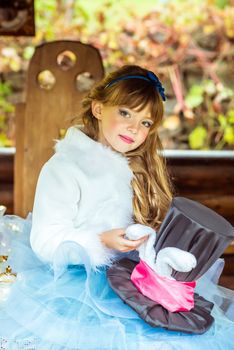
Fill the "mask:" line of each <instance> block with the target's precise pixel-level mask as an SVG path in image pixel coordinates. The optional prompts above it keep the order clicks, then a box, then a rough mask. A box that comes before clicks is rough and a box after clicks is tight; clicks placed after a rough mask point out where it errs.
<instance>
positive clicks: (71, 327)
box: [0, 217, 234, 350]
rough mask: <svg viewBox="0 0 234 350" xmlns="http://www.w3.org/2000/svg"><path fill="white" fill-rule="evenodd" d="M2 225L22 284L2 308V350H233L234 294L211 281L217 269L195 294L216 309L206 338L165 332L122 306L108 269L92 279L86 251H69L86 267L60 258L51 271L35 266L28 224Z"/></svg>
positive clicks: (16, 285) (17, 284) (76, 247)
mask: <svg viewBox="0 0 234 350" xmlns="http://www.w3.org/2000/svg"><path fill="white" fill-rule="evenodd" d="M2 220H3V219H2ZM4 220H5V222H6V221H7V220H8V221H9V223H10V224H9V225H8V226H7V227H8V228H7V230H8V234H9V235H11V236H12V242H11V253H10V256H9V262H8V263H9V264H10V265H11V267H12V269H13V270H14V271H16V272H17V273H18V276H17V282H15V283H14V284H13V285H12V287H11V288H10V291H9V295H8V297H7V300H6V301H2V302H1V303H0V348H1V349H4V350H5V349H20V350H29V349H30V350H34V349H35V350H65V349H68V350H69V349H70V350H78V349H79V350H99V349H100V350H105V349H106V350H107V349H108V350H133V349H134V350H135V349H138V350H141V349H147V350H151V349H152V350H153V349H154V350H155V349H160V350H161V349H162V350H174V349H176V350H185V349H186V350H187V349H190V350H193V349H194V350H195V349H205V348H208V347H209V349H212V350H216V349H217V350H218V349H219V350H220V349H223V350H228V349H230V350H231V349H234V322H233V321H232V320H231V318H232V316H233V306H232V305H233V304H232V301H233V300H234V299H233V292H231V291H229V290H225V289H221V288H220V287H217V286H216V285H215V283H213V282H212V281H211V280H212V279H213V280H214V279H217V278H216V276H215V275H216V274H218V273H219V272H218V270H219V269H220V264H217V266H216V268H215V269H214V268H213V271H212V270H210V271H209V272H208V273H207V274H206V276H204V277H203V278H202V279H200V280H199V281H198V283H197V287H196V290H197V292H198V293H199V294H201V295H204V297H205V298H207V299H208V300H211V301H213V302H215V304H216V305H215V307H214V308H213V311H212V315H213V316H214V317H215V322H214V324H213V326H212V327H211V328H210V329H209V330H208V331H207V332H206V333H204V334H202V335H191V334H185V333H182V332H173V331H167V330H165V329H163V328H153V327H151V326H150V325H148V324H146V323H145V322H144V321H143V320H142V319H141V318H140V317H139V316H138V315H137V314H136V313H135V312H134V311H133V310H132V309H131V308H130V307H129V306H128V305H126V304H125V303H123V302H122V300H121V299H120V298H119V297H118V296H117V295H116V294H115V293H114V292H113V290H112V289H111V288H110V286H109V285H108V282H107V278H106V270H105V268H102V269H100V270H99V271H97V272H94V271H93V270H92V269H91V268H90V262H89V258H88V256H87V255H86V253H85V250H84V249H83V248H82V247H81V246H79V245H78V244H75V243H73V242H65V243H64V244H67V245H73V248H74V250H75V251H76V254H79V255H80V256H82V260H83V261H84V265H77V266H68V267H66V266H62V265H60V261H61V259H60V256H59V252H58V253H57V254H58V255H57V257H56V259H55V263H54V266H53V268H52V267H51V266H50V265H45V264H43V263H42V262H41V261H40V260H38V259H37V257H36V256H35V254H34V253H33V251H32V250H31V248H30V244H29V232H30V227H31V221H30V217H29V218H28V219H27V220H23V219H21V218H19V217H5V218H4ZM13 224H14V225H16V226H14V225H13ZM16 227H18V230H16V229H15V228H16ZM221 265H222V262H221ZM54 270H56V274H54ZM224 304H225V305H224ZM219 306H220V307H221V308H220V307H219ZM223 310H225V312H227V316H229V318H228V317H227V316H225V315H224V311H223Z"/></svg>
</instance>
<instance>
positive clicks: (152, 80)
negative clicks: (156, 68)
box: [105, 70, 166, 101]
mask: <svg viewBox="0 0 234 350" xmlns="http://www.w3.org/2000/svg"><path fill="white" fill-rule="evenodd" d="M127 79H142V80H146V81H148V82H150V83H152V84H153V85H154V87H155V89H156V90H158V92H159V94H160V95H161V97H162V99H163V101H166V96H165V93H164V88H163V87H162V84H161V82H160V80H159V79H158V77H157V75H155V74H154V73H153V72H152V71H150V70H148V72H147V76H144V75H124V76H122V77H119V78H117V79H114V80H112V81H110V82H109V83H108V84H107V85H106V86H105V89H106V88H107V87H109V86H111V85H113V84H115V83H117V82H118V81H120V80H127Z"/></svg>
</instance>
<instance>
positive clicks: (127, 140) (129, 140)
mask: <svg viewBox="0 0 234 350" xmlns="http://www.w3.org/2000/svg"><path fill="white" fill-rule="evenodd" d="M119 137H120V138H121V140H123V141H124V142H126V143H133V142H134V141H133V140H132V139H130V138H127V137H125V136H122V135H119Z"/></svg>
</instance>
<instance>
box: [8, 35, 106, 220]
mask: <svg viewBox="0 0 234 350" xmlns="http://www.w3.org/2000/svg"><path fill="white" fill-rule="evenodd" d="M103 76H104V69H103V64H102V59H101V56H100V54H99V51H98V50H97V49H96V48H94V47H92V46H90V45H86V44H83V43H81V42H78V41H68V40H65V41H54V42H49V43H44V44H42V45H40V46H38V47H37V48H36V50H35V53H34V55H33V57H32V59H31V61H30V64H29V68H28V73H27V80H26V102H25V103H23V104H20V105H18V106H17V108H16V155H15V163H14V213H15V214H17V215H21V216H26V215H27V213H28V212H30V211H32V207H33V201H34V194H35V188H36V183H37V178H38V175H39V172H40V169H41V167H42V165H43V164H44V163H45V162H46V161H47V160H48V159H49V158H50V157H51V156H52V154H53V146H54V140H55V139H59V138H60V136H61V133H62V132H61V131H63V130H66V129H67V128H68V127H69V126H70V125H72V124H74V117H76V116H77V115H78V114H79V111H80V109H81V100H82V98H83V96H84V95H85V94H86V93H87V91H88V90H89V88H90V86H91V85H92V84H93V83H94V82H96V81H99V80H101V79H102V78H103Z"/></svg>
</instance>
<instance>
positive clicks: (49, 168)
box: [30, 127, 133, 268]
mask: <svg viewBox="0 0 234 350" xmlns="http://www.w3.org/2000/svg"><path fill="white" fill-rule="evenodd" d="M55 151H56V153H55V154H54V155H53V156H52V157H51V158H50V159H49V160H48V161H47V162H46V163H45V164H44V166H43V168H42V170H41V173H40V175H39V178H38V183H37V188H36V194H35V201H34V207H33V216H32V230H31V236H30V241H31V246H32V249H33V250H34V252H35V253H36V254H37V255H38V257H39V258H40V259H41V260H43V261H45V262H49V263H53V259H54V257H55V255H56V251H57V250H60V251H61V247H63V246H66V245H64V242H75V243H78V244H79V245H81V246H82V247H83V248H85V250H86V252H87V253H88V255H89V257H90V259H91V264H92V267H94V268H95V267H97V266H100V265H106V264H109V263H110V262H111V260H112V259H113V258H114V256H115V255H116V252H115V251H112V250H110V249H108V248H106V247H104V246H103V244H102V243H101V242H100V238H99V234H100V233H102V232H103V231H106V230H110V229H114V228H126V227H127V226H128V225H130V224H132V223H133V222H132V189H131V180H132V176H133V174H132V171H131V169H130V168H129V165H128V160H127V159H126V158H125V157H124V156H123V155H121V154H120V153H117V152H115V151H113V150H112V149H111V148H110V147H107V146H103V145H102V144H101V143H99V142H96V141H94V140H92V139H90V138H89V137H88V136H87V135H85V134H84V133H83V132H82V131H81V130H79V128H77V127H71V128H69V129H68V131H67V133H66V136H65V138H64V139H63V140H61V141H57V143H56V145H55ZM67 247H69V245H67ZM64 255H66V258H65V260H66V263H67V264H77V263H81V262H82V261H80V257H79V256H77V254H76V253H75V251H73V250H72V249H70V248H68V250H66V252H65V254H64Z"/></svg>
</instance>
